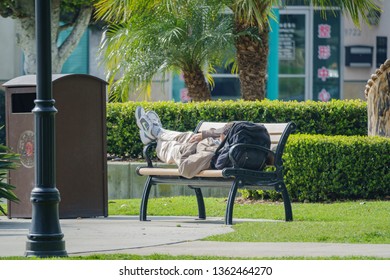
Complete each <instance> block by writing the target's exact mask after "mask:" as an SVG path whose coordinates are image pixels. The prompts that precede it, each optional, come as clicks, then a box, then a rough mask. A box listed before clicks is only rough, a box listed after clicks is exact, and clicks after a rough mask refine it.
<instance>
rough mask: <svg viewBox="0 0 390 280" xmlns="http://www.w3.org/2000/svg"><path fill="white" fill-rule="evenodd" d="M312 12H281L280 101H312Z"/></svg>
mask: <svg viewBox="0 0 390 280" xmlns="http://www.w3.org/2000/svg"><path fill="white" fill-rule="evenodd" d="M307 22H308V12H306V11H285V10H281V11H280V21H279V99H280V100H298V101H303V100H305V99H307V98H308V88H309V77H308V73H309V71H308V69H309V59H308V58H309V51H308V47H309V46H308V42H309V40H308V38H309V33H308V27H307Z"/></svg>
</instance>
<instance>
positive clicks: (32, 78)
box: [3, 74, 106, 87]
mask: <svg viewBox="0 0 390 280" xmlns="http://www.w3.org/2000/svg"><path fill="white" fill-rule="evenodd" d="M69 76H85V77H90V78H93V79H97V80H100V81H101V82H103V83H106V82H105V81H104V80H101V79H99V78H97V77H94V76H91V75H87V74H53V75H52V79H51V80H52V82H54V81H56V80H59V79H61V78H63V77H69ZM36 85H37V75H24V76H19V77H16V78H14V79H12V80H9V81H8V82H5V83H4V84H3V87H21V86H22V87H28V86H36Z"/></svg>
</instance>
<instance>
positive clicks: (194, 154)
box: [135, 106, 233, 178]
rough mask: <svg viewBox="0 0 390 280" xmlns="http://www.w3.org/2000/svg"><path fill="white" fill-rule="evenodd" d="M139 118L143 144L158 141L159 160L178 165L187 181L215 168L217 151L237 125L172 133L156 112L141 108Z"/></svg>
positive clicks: (137, 119) (136, 115)
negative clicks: (213, 162) (212, 167)
mask: <svg viewBox="0 0 390 280" xmlns="http://www.w3.org/2000/svg"><path fill="white" fill-rule="evenodd" d="M135 118H136V122H137V126H138V127H139V128H140V138H141V141H142V143H143V144H144V145H146V144H149V143H150V142H153V141H156V142H157V147H156V152H157V157H158V158H159V159H160V160H161V161H162V162H165V163H168V164H173V163H175V164H176V165H177V166H178V170H179V173H180V175H181V176H183V177H186V178H192V177H194V176H195V175H196V174H198V173H199V172H200V171H202V170H206V169H210V168H211V159H212V158H213V156H214V155H215V151H216V150H217V148H218V146H219V144H220V143H221V141H223V138H224V136H225V135H226V134H227V133H228V131H229V129H230V128H231V127H232V126H233V122H230V123H227V124H226V125H225V126H223V127H222V128H219V129H214V128H212V129H210V130H206V131H202V132H200V133H194V132H190V131H188V132H178V131H172V130H168V129H165V128H163V127H162V124H161V120H160V118H159V116H158V115H157V114H156V112H154V111H148V112H145V110H144V109H143V108H142V107H140V106H138V107H137V108H136V110H135Z"/></svg>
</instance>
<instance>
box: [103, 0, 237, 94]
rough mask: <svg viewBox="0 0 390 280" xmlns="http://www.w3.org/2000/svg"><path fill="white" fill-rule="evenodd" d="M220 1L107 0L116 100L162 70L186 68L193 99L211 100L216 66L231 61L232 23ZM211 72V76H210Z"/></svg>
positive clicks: (107, 59) (106, 51)
mask: <svg viewBox="0 0 390 280" xmlns="http://www.w3.org/2000/svg"><path fill="white" fill-rule="evenodd" d="M222 7H223V5H222V3H220V1H217V0H212V1H210V0H181V1H175V0H171V1H164V0H160V1H157V0H155V1H153V0H149V1H131V0H130V1H124V0H123V1H114V0H101V1H99V2H98V4H97V5H96V8H97V13H96V16H97V18H99V19H102V20H105V21H107V22H108V23H109V26H108V28H107V30H106V31H105V37H104V40H103V44H102V46H101V50H102V54H103V57H104V63H105V66H106V69H107V76H108V80H109V84H110V85H111V86H112V88H111V89H110V92H111V100H115V101H118V100H121V101H124V100H127V99H128V93H129V91H130V90H134V91H136V90H139V89H140V88H141V89H145V87H147V86H148V85H149V84H150V82H151V81H152V78H153V77H154V76H155V75H156V74H158V73H169V72H171V71H174V72H182V73H183V76H184V81H185V83H186V86H187V88H188V95H189V97H190V98H191V99H192V100H193V101H201V100H209V99H210V98H211V94H210V85H212V78H211V75H210V73H212V71H213V67H212V65H215V64H220V63H221V62H222V61H224V60H226V58H225V55H226V54H227V53H229V52H228V51H227V49H228V48H230V47H231V45H232V42H233V36H232V32H231V31H232V21H231V18H229V17H224V16H223V14H222V13H220V11H221V9H222ZM205 73H206V74H205Z"/></svg>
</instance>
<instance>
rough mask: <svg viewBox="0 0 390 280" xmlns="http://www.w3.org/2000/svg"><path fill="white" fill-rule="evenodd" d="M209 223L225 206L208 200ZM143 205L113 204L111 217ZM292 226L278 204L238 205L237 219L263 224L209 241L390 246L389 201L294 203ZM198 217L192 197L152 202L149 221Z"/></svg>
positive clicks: (244, 225) (239, 226)
mask: <svg viewBox="0 0 390 280" xmlns="http://www.w3.org/2000/svg"><path fill="white" fill-rule="evenodd" d="M205 205H206V213H207V216H208V217H223V216H224V211H225V207H226V201H225V199H223V198H205ZM139 206H140V199H128V200H110V201H109V216H114V215H138V214H139ZM292 207H293V214H294V221H293V222H284V221H283V219H284V208H283V204H282V203H280V202H257V203H248V202H244V203H236V204H235V206H234V218H233V223H234V219H237V218H256V219H257V218H258V219H265V220H263V221H262V222H240V223H235V224H234V225H233V229H234V232H232V233H228V234H223V235H217V236H210V237H208V238H206V239H205V240H212V241H231V242H336V243H371V244H390V201H365V202H363V201H352V202H337V203H327V204H321V203H293V205H292ZM153 215H159V216H170V215H172V216H194V217H196V216H197V205H196V198H195V197H194V196H181V197H166V198H158V199H150V200H149V205H148V216H149V217H150V218H152V219H153V217H152V216H153Z"/></svg>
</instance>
